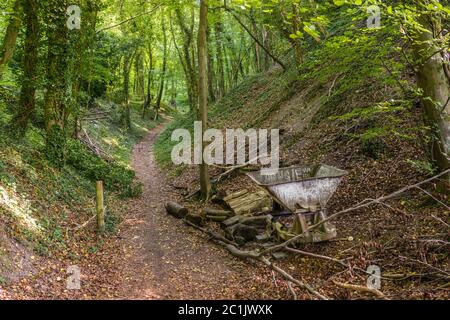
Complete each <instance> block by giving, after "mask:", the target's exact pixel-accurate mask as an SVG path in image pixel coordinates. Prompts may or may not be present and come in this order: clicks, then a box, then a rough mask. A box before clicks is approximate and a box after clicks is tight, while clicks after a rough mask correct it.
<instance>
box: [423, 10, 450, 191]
mask: <svg viewBox="0 0 450 320" xmlns="http://www.w3.org/2000/svg"><path fill="white" fill-rule="evenodd" d="M420 23H421V24H422V26H423V27H424V31H422V32H419V33H418V36H417V39H415V40H416V41H415V45H414V53H415V57H416V60H417V61H418V62H419V66H418V70H417V80H418V85H419V87H420V88H421V89H422V91H423V97H422V105H423V108H424V111H425V115H426V117H427V120H428V122H429V123H430V125H431V126H432V129H433V134H434V135H435V137H434V139H433V146H432V151H433V157H434V160H435V161H436V163H437V165H438V167H439V169H440V170H445V169H448V168H449V167H450V81H449V80H450V79H448V78H447V76H446V73H445V70H444V68H445V65H444V59H443V57H442V55H441V53H440V52H441V51H442V50H440V49H439V48H438V47H437V46H436V41H435V40H436V39H435V38H436V37H440V35H438V34H436V31H435V30H442V29H441V28H442V26H441V21H440V19H439V18H436V17H434V16H428V15H424V16H422V19H421V21H420ZM430 26H433V27H432V28H431V27H430ZM425 30H426V31H425ZM438 32H440V31H438ZM446 180H447V186H446V189H447V190H448V187H449V185H448V183H450V175H448V176H447V178H446Z"/></svg>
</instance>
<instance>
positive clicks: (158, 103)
mask: <svg viewBox="0 0 450 320" xmlns="http://www.w3.org/2000/svg"><path fill="white" fill-rule="evenodd" d="M161 24H162V32H163V47H164V48H163V65H162V72H161V79H160V83H159V90H158V97H157V98H156V105H155V120H156V119H158V115H159V110H160V109H161V100H162V96H163V93H164V86H165V80H166V69H167V30H166V22H165V19H164V15H162V20H161Z"/></svg>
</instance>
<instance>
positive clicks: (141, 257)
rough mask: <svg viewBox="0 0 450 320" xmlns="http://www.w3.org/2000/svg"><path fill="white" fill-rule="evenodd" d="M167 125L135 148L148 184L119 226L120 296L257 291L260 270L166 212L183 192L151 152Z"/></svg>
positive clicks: (242, 295)
mask: <svg viewBox="0 0 450 320" xmlns="http://www.w3.org/2000/svg"><path fill="white" fill-rule="evenodd" d="M163 127H164V125H159V126H158V127H156V128H155V129H153V130H152V131H151V132H150V133H149V134H148V135H147V136H146V137H145V139H144V140H143V141H141V142H140V143H139V144H137V145H136V146H135V148H134V151H133V168H134V170H135V171H136V174H137V177H138V179H139V180H140V181H141V182H142V183H143V185H144V188H143V194H142V196H141V197H139V198H137V199H135V200H133V201H132V202H131V204H130V208H129V214H128V216H127V218H126V219H125V221H124V222H123V224H122V228H121V233H120V237H122V238H123V243H124V246H125V247H124V252H125V257H124V258H125V259H124V261H125V262H124V263H125V266H124V273H125V275H124V277H123V283H122V285H121V288H120V289H119V290H120V292H119V293H120V296H121V297H123V298H124V299H233V298H245V297H247V296H248V295H247V294H246V291H248V290H255V288H254V287H253V282H254V276H255V272H256V270H254V269H253V268H252V267H251V266H249V265H247V264H245V263H243V262H242V261H239V260H237V259H236V258H234V257H232V256H230V255H229V254H228V253H226V252H225V251H224V250H223V249H221V248H219V247H217V246H215V245H213V244H212V243H211V242H208V239H207V238H205V237H204V235H202V234H201V233H200V232H199V231H197V230H195V229H193V228H191V227H188V226H187V225H186V224H184V223H183V222H182V221H181V220H177V219H175V218H173V217H172V216H169V215H167V214H166V212H165V209H164V204H165V203H166V202H167V201H169V200H172V201H173V200H175V201H176V200H178V199H179V195H178V194H177V193H175V192H174V190H172V189H171V187H170V186H169V185H168V183H167V180H166V179H167V178H166V177H165V176H164V175H163V174H162V173H161V172H160V171H159V169H158V167H157V165H156V163H155V159H154V156H153V144H154V142H155V139H156V137H157V136H158V134H159V133H160V132H161V130H162V129H163ZM249 293H250V292H249ZM249 295H250V296H252V294H249ZM253 296H254V292H253Z"/></svg>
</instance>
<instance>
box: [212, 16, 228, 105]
mask: <svg viewBox="0 0 450 320" xmlns="http://www.w3.org/2000/svg"><path fill="white" fill-rule="evenodd" d="M214 31H215V34H214V35H215V40H216V60H217V63H216V65H217V77H218V79H217V81H218V85H217V89H218V90H217V94H218V98H219V99H220V98H222V97H223V96H224V95H225V90H226V89H225V70H224V58H223V50H224V49H223V25H222V22H221V21H220V18H219V21H218V22H216V24H215V26H214Z"/></svg>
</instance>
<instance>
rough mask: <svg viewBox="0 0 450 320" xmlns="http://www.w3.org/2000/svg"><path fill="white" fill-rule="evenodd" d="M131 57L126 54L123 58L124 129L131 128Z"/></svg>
mask: <svg viewBox="0 0 450 320" xmlns="http://www.w3.org/2000/svg"><path fill="white" fill-rule="evenodd" d="M132 60H133V57H132V56H131V55H128V54H126V55H125V56H124V60H123V110H122V122H123V125H124V126H125V128H126V129H128V130H130V129H131V110H130V69H131V64H132Z"/></svg>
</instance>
